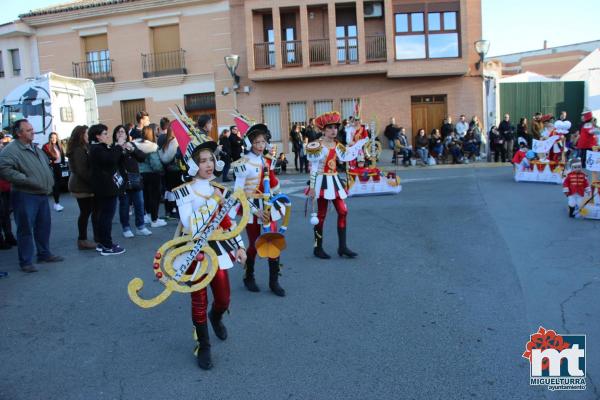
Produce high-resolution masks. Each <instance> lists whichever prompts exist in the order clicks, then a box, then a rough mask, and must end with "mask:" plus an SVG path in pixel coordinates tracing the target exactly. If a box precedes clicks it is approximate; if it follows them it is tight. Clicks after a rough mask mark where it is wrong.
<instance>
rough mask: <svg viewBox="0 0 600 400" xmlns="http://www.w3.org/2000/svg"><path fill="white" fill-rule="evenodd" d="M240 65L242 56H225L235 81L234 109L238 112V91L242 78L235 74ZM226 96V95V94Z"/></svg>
mask: <svg viewBox="0 0 600 400" xmlns="http://www.w3.org/2000/svg"><path fill="white" fill-rule="evenodd" d="M239 64H240V56H238V55H237V54H230V55H228V56H225V65H226V66H227V69H228V70H229V73H230V74H231V78H232V79H233V109H234V110H235V111H237V91H238V89H239V88H240V76H239V75H238V74H236V73H235V71H236V70H237V67H238V65H239ZM224 94H226V93H224Z"/></svg>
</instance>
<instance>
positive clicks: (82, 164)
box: [67, 125, 99, 250]
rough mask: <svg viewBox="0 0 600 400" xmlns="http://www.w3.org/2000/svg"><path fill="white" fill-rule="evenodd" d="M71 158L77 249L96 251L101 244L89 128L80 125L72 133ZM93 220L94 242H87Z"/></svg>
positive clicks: (70, 142)
mask: <svg viewBox="0 0 600 400" xmlns="http://www.w3.org/2000/svg"><path fill="white" fill-rule="evenodd" d="M67 150H68V153H67V156H68V157H69V170H70V174H69V192H71V196H73V197H75V199H76V200H77V206H78V207H79V217H78V218H77V229H78V232H79V234H78V236H77V248H78V249H79V250H91V249H95V248H96V246H97V244H98V243H99V236H98V224H97V221H98V215H97V213H96V211H95V208H94V191H93V190H92V168H91V165H90V145H89V140H88V128H87V126H85V125H78V126H76V127H75V128H74V129H73V132H71V137H70V138H69V143H68V146H67ZM90 217H91V219H92V230H93V231H94V242H95V243H94V242H90V241H89V240H87V231H88V221H89V220H90Z"/></svg>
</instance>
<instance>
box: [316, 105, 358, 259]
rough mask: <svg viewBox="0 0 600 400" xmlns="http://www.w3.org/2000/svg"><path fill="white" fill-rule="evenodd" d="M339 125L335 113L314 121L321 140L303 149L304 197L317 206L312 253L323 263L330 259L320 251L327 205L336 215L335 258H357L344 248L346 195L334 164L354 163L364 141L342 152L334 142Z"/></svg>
mask: <svg viewBox="0 0 600 400" xmlns="http://www.w3.org/2000/svg"><path fill="white" fill-rule="evenodd" d="M340 124H341V118H340V114H339V113H338V112H328V113H325V114H322V115H320V116H318V117H317V118H315V125H316V126H317V127H318V128H319V129H320V130H321V132H323V137H322V138H321V139H320V140H319V141H318V142H312V143H309V145H308V146H307V149H306V152H307V157H308V160H309V161H310V181H309V185H310V186H309V189H308V195H309V197H311V198H312V199H315V198H316V201H317V206H318V212H317V216H316V217H317V218H318V222H317V221H316V220H315V221H314V222H317V223H316V225H315V227H314V236H315V245H314V251H313V253H314V255H315V256H316V257H318V258H323V259H327V258H331V257H330V256H329V255H328V254H327V253H326V252H325V251H324V250H323V224H324V223H325V217H326V216H327V205H328V203H329V202H330V201H331V202H332V203H333V206H334V207H335V209H336V211H337V214H338V220H337V230H338V240H339V241H338V255H339V256H340V257H342V256H346V257H350V258H353V257H356V256H357V254H356V253H355V252H353V251H352V250H350V249H349V248H348V246H347V244H346V216H347V214H348V208H347V207H346V203H345V202H344V199H345V198H346V197H347V194H346V191H345V190H344V185H343V184H342V183H341V182H340V179H339V177H338V172H337V163H338V161H342V162H348V161H352V160H354V159H356V157H357V156H358V154H359V151H360V150H362V147H363V145H364V144H365V143H366V142H367V141H368V138H363V139H360V140H358V141H357V142H355V143H354V145H352V146H351V147H348V148H346V147H344V145H342V144H341V143H339V142H338V141H337V139H336V138H337V134H338V129H339V126H340ZM311 222H313V221H311Z"/></svg>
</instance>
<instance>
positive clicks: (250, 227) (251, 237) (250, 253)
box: [246, 222, 277, 261]
mask: <svg viewBox="0 0 600 400" xmlns="http://www.w3.org/2000/svg"><path fill="white" fill-rule="evenodd" d="M271 232H277V224H276V223H275V222H271ZM261 233H262V225H260V224H247V225H246V234H247V235H248V247H247V248H246V256H247V257H248V260H250V261H253V260H255V259H256V246H255V245H256V239H258V237H259V236H260V235H261ZM269 260H275V259H274V258H270V259H269Z"/></svg>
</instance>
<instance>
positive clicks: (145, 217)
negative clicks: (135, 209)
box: [144, 214, 152, 224]
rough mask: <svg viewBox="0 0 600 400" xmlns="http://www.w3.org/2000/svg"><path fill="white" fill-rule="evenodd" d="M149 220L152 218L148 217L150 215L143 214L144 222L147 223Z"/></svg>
mask: <svg viewBox="0 0 600 400" xmlns="http://www.w3.org/2000/svg"><path fill="white" fill-rule="evenodd" d="M150 222H152V219H151V218H150V215H148V214H144V223H145V224H149V223H150Z"/></svg>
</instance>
